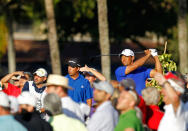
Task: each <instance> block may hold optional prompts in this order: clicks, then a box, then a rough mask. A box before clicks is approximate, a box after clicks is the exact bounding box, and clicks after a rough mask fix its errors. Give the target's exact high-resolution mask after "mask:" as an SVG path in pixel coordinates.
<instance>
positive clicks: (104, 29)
mask: <svg viewBox="0 0 188 131" xmlns="http://www.w3.org/2000/svg"><path fill="white" fill-rule="evenodd" d="M97 5H98V29H99V42H100V50H101V54H103V55H107V54H110V43H109V32H108V16H107V12H108V9H107V0H97ZM101 65H102V74H103V75H104V76H105V77H106V79H107V80H110V76H111V64H110V56H103V57H102V58H101Z"/></svg>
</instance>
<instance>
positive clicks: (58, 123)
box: [44, 93, 87, 131]
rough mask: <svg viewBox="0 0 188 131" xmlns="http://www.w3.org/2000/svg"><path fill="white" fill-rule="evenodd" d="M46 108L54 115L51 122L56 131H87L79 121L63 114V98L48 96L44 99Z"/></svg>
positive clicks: (53, 95)
mask: <svg viewBox="0 0 188 131" xmlns="http://www.w3.org/2000/svg"><path fill="white" fill-rule="evenodd" d="M44 108H45V110H47V111H48V112H49V113H50V114H51V115H52V117H50V120H49V122H50V124H51V125H52V127H53V130H54V131H87V129H86V128H85V126H84V124H83V123H81V122H80V121H79V120H76V119H73V118H70V117H68V116H66V115H64V114H62V103H61V98H60V97H59V96H58V95H56V94H53V93H50V94H47V95H46V97H45V98H44Z"/></svg>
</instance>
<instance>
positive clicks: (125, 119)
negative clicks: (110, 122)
mask: <svg viewBox="0 0 188 131" xmlns="http://www.w3.org/2000/svg"><path fill="white" fill-rule="evenodd" d="M126 128H133V129H134V130H135V131H144V128H143V127H142V122H141V121H140V119H138V117H137V116H136V110H129V111H127V112H126V113H124V114H121V115H120V117H119V122H118V124H117V126H116V128H115V130H114V131H124V130H125V129H126Z"/></svg>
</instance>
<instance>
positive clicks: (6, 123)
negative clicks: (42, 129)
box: [0, 92, 27, 131]
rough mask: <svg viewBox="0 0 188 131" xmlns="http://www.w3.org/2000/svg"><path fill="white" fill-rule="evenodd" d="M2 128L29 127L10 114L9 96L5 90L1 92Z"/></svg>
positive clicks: (16, 130)
mask: <svg viewBox="0 0 188 131" xmlns="http://www.w3.org/2000/svg"><path fill="white" fill-rule="evenodd" d="M0 130H1V131H27V129H26V128H25V127H24V126H23V125H22V124H20V123H19V122H18V121H16V120H15V119H14V117H13V116H12V115H11V114H10V103H9V98H8V96H7V95H6V94H5V93H3V92H0Z"/></svg>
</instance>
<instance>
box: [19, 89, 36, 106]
mask: <svg viewBox="0 0 188 131" xmlns="http://www.w3.org/2000/svg"><path fill="white" fill-rule="evenodd" d="M18 103H19V104H27V105H31V106H34V107H35V106H36V98H35V96H33V95H32V94H31V93H29V92H28V91H24V92H22V93H21V94H20V95H19V96H18Z"/></svg>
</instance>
